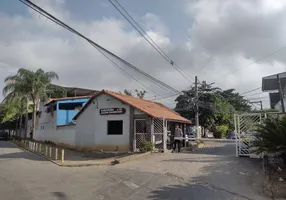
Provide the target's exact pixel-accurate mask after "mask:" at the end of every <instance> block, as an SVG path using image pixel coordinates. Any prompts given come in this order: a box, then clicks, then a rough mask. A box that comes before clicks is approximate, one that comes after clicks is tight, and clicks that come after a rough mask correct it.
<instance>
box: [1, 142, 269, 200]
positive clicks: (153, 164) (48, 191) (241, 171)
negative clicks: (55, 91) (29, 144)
mask: <svg viewBox="0 0 286 200" xmlns="http://www.w3.org/2000/svg"><path fill="white" fill-rule="evenodd" d="M232 151H234V149H233V144H220V145H219V146H217V147H214V148H206V149H201V150H199V151H197V152H193V153H191V154H188V153H181V154H156V155H153V156H148V157H146V158H143V159H140V160H136V161H131V162H126V163H123V164H119V165H116V166H113V167H112V166H108V167H81V168H64V167H58V166H56V165H55V164H52V163H51V162H49V161H46V160H43V159H42V158H41V157H39V156H37V155H34V154H32V153H29V152H25V151H22V150H21V149H19V148H17V147H16V146H14V145H13V144H11V143H8V142H5V141H0V170H1V173H0V194H1V199H5V200H32V199H37V200H38V199H54V200H91V199H92V200H96V199H99V200H111V199H115V200H117V199H130V200H131V199H132V200H133V199H136V200H137V199H138V200H140V199H152V200H161V199H162V200H163V199H172V200H176V199H180V200H184V199H186V200H187V199H194V200H196V199H197V200H203V199H212V200H226V199H230V200H232V199H233V200H234V199H257V200H260V199H267V198H265V197H263V195H262V185H261V184H262V182H261V181H262V180H263V175H262V173H261V171H260V163H258V162H249V159H237V158H235V157H233V155H234V152H233V153H230V152H232ZM216 152H217V153H216Z"/></svg>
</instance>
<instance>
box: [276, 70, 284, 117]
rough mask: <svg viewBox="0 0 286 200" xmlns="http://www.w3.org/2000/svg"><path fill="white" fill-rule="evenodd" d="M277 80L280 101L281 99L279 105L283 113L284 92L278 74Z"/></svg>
mask: <svg viewBox="0 0 286 200" xmlns="http://www.w3.org/2000/svg"><path fill="white" fill-rule="evenodd" d="M277 82H278V87H279V94H280V101H281V106H282V112H283V113H285V105H284V99H283V97H284V94H283V90H282V86H281V81H280V77H279V74H277Z"/></svg>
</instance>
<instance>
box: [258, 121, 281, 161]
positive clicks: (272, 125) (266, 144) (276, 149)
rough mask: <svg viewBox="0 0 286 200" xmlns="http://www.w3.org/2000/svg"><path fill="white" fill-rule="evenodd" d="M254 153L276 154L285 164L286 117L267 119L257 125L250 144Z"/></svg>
mask: <svg viewBox="0 0 286 200" xmlns="http://www.w3.org/2000/svg"><path fill="white" fill-rule="evenodd" d="M252 146H253V147H255V150H254V152H256V153H262V152H267V153H278V154H280V155H281V156H283V162H284V163H285V164H286V156H285V155H286V117H282V118H278V117H277V118H268V119H266V120H265V121H264V123H263V124H260V125H258V127H257V133H256V134H255V139H254V141H253V143H252Z"/></svg>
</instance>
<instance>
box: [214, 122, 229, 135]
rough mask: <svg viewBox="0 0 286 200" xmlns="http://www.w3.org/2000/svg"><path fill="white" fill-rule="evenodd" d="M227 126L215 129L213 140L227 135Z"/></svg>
mask: <svg viewBox="0 0 286 200" xmlns="http://www.w3.org/2000/svg"><path fill="white" fill-rule="evenodd" d="M227 131H228V126H227V125H219V126H216V127H215V132H214V137H215V138H223V137H224V138H225V137H226V135H227Z"/></svg>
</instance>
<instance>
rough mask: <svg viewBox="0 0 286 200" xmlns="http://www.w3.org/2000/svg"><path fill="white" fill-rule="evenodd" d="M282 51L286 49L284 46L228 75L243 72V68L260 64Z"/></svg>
mask: <svg viewBox="0 0 286 200" xmlns="http://www.w3.org/2000/svg"><path fill="white" fill-rule="evenodd" d="M284 49H286V46H284V47H282V48H280V49H277V50H276V51H273V52H272V53H270V54H267V55H265V56H263V57H260V58H259V59H257V60H256V61H254V62H252V63H250V64H248V65H246V66H244V67H242V68H240V69H237V70H234V71H232V72H231V73H229V74H228V75H230V74H233V73H235V72H238V71H240V70H243V69H245V68H247V67H249V66H251V65H254V64H256V63H258V62H260V61H262V60H264V59H266V58H269V57H271V56H273V55H274V54H276V53H278V52H280V51H282V50H284Z"/></svg>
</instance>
